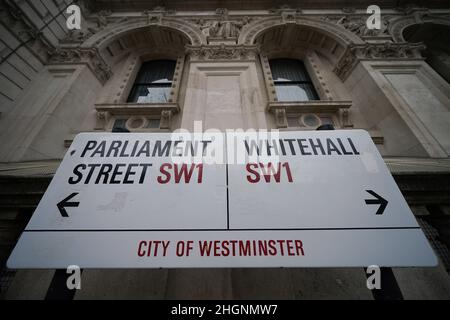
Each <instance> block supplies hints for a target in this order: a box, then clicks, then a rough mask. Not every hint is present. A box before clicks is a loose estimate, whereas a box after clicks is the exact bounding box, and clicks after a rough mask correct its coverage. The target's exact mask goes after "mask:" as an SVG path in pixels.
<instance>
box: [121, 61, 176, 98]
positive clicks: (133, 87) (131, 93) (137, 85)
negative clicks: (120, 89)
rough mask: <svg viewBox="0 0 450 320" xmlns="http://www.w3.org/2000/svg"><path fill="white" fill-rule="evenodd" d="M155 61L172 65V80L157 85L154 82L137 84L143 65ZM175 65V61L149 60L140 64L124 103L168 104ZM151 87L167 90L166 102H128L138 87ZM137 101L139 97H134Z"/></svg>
mask: <svg viewBox="0 0 450 320" xmlns="http://www.w3.org/2000/svg"><path fill="white" fill-rule="evenodd" d="M155 61H165V62H168V61H170V62H172V63H173V72H172V79H171V80H169V81H167V82H159V83H155V82H137V80H138V79H139V76H140V74H141V72H142V68H143V67H144V65H145V64H146V63H151V62H155ZM177 63H178V61H177V60H176V59H149V60H146V61H143V62H141V64H140V66H139V68H138V70H137V73H136V77H135V79H134V81H133V84H132V85H131V87H130V90H129V92H128V96H127V98H126V103H137V104H148V103H158V104H163V103H168V102H169V100H170V95H171V91H172V90H171V89H172V88H173V83H174V77H175V71H176V68H177ZM144 86H145V87H151V88H168V92H169V97H168V98H167V99H166V101H155V102H138V101H137V100H136V101H130V98H131V97H132V95H133V92H134V90H135V89H136V88H138V87H144ZM136 98H137V99H139V96H137V97H136Z"/></svg>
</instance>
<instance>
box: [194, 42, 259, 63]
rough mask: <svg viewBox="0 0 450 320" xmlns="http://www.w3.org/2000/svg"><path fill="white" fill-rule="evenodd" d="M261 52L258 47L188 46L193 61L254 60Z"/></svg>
mask: <svg viewBox="0 0 450 320" xmlns="http://www.w3.org/2000/svg"><path fill="white" fill-rule="evenodd" d="M258 52H259V49H258V46H254V45H251V46H247V45H224V44H222V45H209V46H187V47H186V53H187V54H188V55H189V56H190V58H191V60H253V59H256V57H257V54H258Z"/></svg>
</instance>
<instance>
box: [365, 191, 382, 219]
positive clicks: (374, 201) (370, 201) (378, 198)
mask: <svg viewBox="0 0 450 320" xmlns="http://www.w3.org/2000/svg"><path fill="white" fill-rule="evenodd" d="M366 192H368V193H370V194H371V195H373V196H374V197H375V198H376V199H366V200H365V201H366V204H379V205H380V206H379V207H378V210H377V212H376V213H375V214H383V212H384V209H386V206H387V204H388V201H387V200H386V199H385V198H383V197H382V196H380V195H379V194H377V193H376V192H375V191H373V190H366Z"/></svg>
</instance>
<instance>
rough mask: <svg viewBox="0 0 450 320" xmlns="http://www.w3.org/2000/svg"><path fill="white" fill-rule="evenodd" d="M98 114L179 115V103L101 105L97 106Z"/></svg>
mask: <svg viewBox="0 0 450 320" xmlns="http://www.w3.org/2000/svg"><path fill="white" fill-rule="evenodd" d="M95 110H97V112H108V113H109V114H110V115H112V116H115V115H129V116H134V115H156V114H161V113H162V112H163V111H171V112H172V113H178V112H179V111H180V108H179V106H178V103H172V102H170V103H104V104H103V103H100V104H96V105H95Z"/></svg>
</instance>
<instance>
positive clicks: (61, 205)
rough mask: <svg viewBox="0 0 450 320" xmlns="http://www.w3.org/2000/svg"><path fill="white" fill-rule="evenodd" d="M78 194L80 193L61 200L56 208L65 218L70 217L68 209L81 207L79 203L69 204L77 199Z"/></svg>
mask: <svg viewBox="0 0 450 320" xmlns="http://www.w3.org/2000/svg"><path fill="white" fill-rule="evenodd" d="M77 194H78V192H74V193H72V194H71V195H69V196H68V197H67V198H64V199H63V200H61V201H60V202H59V203H58V204H57V205H56V206H57V207H58V210H59V213H61V215H62V216H63V217H65V218H67V217H69V215H68V214H67V211H66V207H78V206H79V205H80V203H79V202H69V200H70V199H72V198H73V197H75V196H76V195H77Z"/></svg>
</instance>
